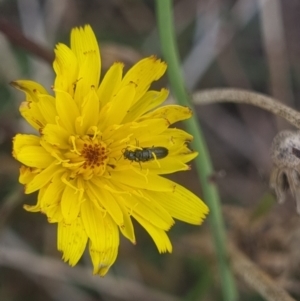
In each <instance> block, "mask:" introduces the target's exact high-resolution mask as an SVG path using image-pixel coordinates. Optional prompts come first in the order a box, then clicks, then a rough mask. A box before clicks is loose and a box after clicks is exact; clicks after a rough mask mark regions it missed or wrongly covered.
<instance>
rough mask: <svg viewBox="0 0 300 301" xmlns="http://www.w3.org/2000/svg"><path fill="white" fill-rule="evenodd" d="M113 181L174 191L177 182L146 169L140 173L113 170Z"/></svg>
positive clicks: (157, 189)
mask: <svg viewBox="0 0 300 301" xmlns="http://www.w3.org/2000/svg"><path fill="white" fill-rule="evenodd" d="M111 181H113V182H115V183H117V182H120V183H123V184H125V185H127V186H129V187H136V188H141V189H149V190H155V191H169V192H172V191H173V190H174V188H175V186H176V184H175V183H174V182H172V181H170V180H168V179H165V178H163V177H160V176H157V175H154V174H151V173H148V172H147V171H146V170H145V171H143V170H142V171H141V172H140V173H138V172H137V171H134V170H126V171H112V172H111Z"/></svg>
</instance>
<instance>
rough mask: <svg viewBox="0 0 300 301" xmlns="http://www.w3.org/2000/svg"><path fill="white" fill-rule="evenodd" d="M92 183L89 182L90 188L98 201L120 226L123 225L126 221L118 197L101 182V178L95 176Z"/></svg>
mask: <svg viewBox="0 0 300 301" xmlns="http://www.w3.org/2000/svg"><path fill="white" fill-rule="evenodd" d="M91 182H92V183H93V184H94V185H93V184H92V183H87V185H88V190H90V192H91V193H92V194H93V195H94V197H96V199H97V200H98V203H99V204H100V205H101V206H102V207H103V208H104V209H105V210H107V212H108V213H109V214H110V215H111V217H112V218H113V220H114V222H115V223H116V224H117V225H118V226H122V225H123V223H124V219H123V212H122V210H121V209H120V207H119V205H118V202H117V201H116V197H117V196H114V195H113V194H112V193H111V192H110V191H108V190H107V189H106V188H105V186H104V185H103V184H102V183H101V179H99V178H97V177H94V178H92V180H91Z"/></svg>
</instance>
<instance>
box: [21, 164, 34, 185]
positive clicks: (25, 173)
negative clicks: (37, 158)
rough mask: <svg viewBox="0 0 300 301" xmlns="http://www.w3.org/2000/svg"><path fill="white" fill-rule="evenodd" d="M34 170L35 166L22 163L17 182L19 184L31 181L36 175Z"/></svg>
mask: <svg viewBox="0 0 300 301" xmlns="http://www.w3.org/2000/svg"><path fill="white" fill-rule="evenodd" d="M36 170H37V169H36V168H32V167H28V166H24V165H22V166H21V167H20V177H19V182H20V183H21V184H28V183H29V182H31V181H32V180H33V179H34V177H35V176H36V173H35V171H36Z"/></svg>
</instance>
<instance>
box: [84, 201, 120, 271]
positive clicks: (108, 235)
mask: <svg viewBox="0 0 300 301" xmlns="http://www.w3.org/2000/svg"><path fill="white" fill-rule="evenodd" d="M81 218H82V222H83V225H84V227H85V230H86V232H87V234H88V237H89V238H90V241H91V243H90V255H91V258H92V262H93V265H94V274H100V275H101V276H104V275H105V274H106V272H107V271H108V269H109V267H110V266H111V265H112V264H113V263H114V261H115V259H116V256H117V252H118V246H119V232H118V228H117V225H116V223H115V222H114V221H113V220H112V219H111V217H110V215H109V214H104V212H102V211H100V210H98V209H97V208H96V207H95V206H94V205H93V203H92V202H88V201H87V202H84V203H83V204H82V209H81Z"/></svg>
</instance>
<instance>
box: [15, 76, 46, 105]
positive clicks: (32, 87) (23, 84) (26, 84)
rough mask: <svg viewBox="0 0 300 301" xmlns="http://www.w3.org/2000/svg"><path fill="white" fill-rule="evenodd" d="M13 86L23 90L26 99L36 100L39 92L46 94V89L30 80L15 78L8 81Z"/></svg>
mask: <svg viewBox="0 0 300 301" xmlns="http://www.w3.org/2000/svg"><path fill="white" fill-rule="evenodd" d="M10 84H11V85H12V86H13V87H14V88H16V89H18V90H21V91H23V92H25V94H26V100H27V101H34V102H38V101H39V98H38V96H39V95H40V94H48V92H47V90H46V89H45V88H44V87H43V86H42V85H40V84H39V83H36V82H34V81H31V80H16V81H13V82H11V83H10Z"/></svg>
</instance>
